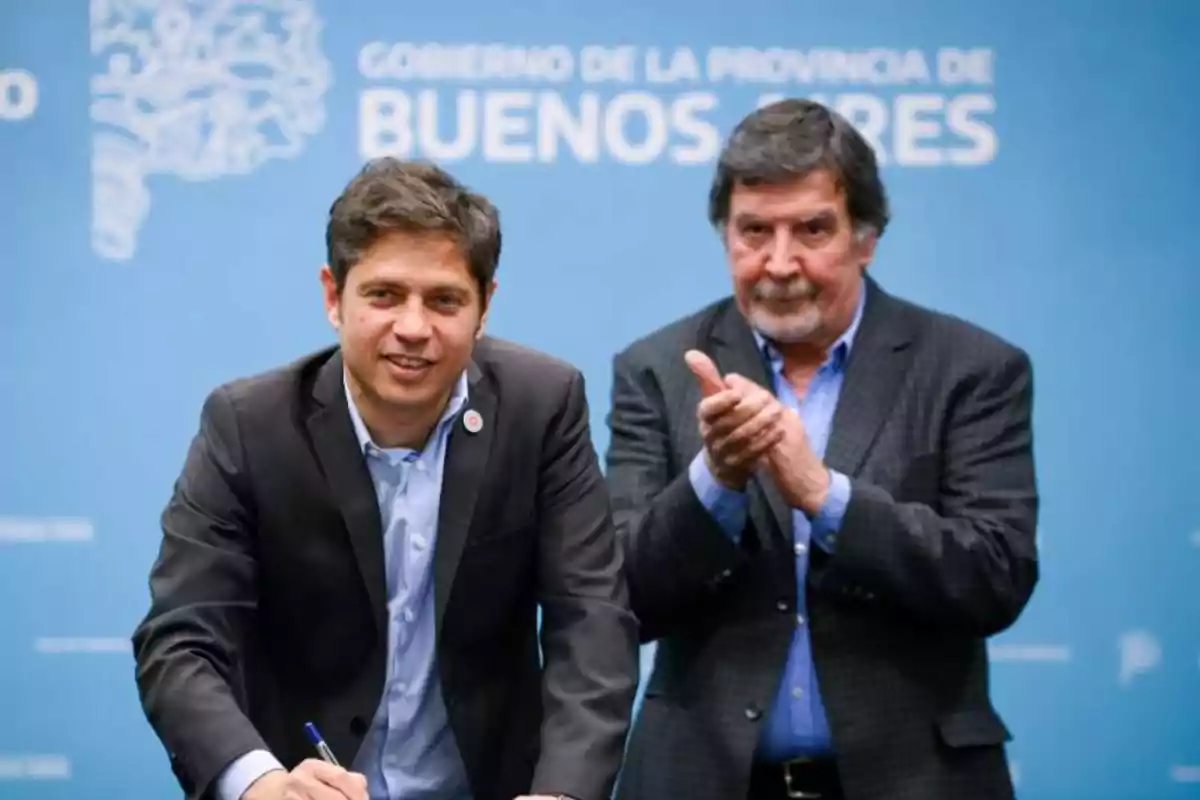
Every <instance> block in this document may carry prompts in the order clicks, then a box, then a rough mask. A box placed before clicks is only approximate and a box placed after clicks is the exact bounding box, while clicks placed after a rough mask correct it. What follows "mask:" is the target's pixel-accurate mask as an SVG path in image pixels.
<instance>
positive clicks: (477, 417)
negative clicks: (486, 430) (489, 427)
mask: <svg viewBox="0 0 1200 800" xmlns="http://www.w3.org/2000/svg"><path fill="white" fill-rule="evenodd" d="M463 427H464V428H466V429H467V433H479V432H480V431H481V430H483V415H482V414H480V413H479V412H478V411H476V410H475V409H473V408H469V409H467V413H465V414H463Z"/></svg>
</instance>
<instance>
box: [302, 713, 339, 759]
mask: <svg viewBox="0 0 1200 800" xmlns="http://www.w3.org/2000/svg"><path fill="white" fill-rule="evenodd" d="M304 732H305V733H307V734H308V740H309V741H310V742H312V743H313V747H315V748H317V752H318V753H320V754H321V758H323V759H325V761H326V762H328V763H330V764H333V765H334V766H335V767H340V766H341V764H339V763H338V760H337V759H336V758H334V757H333V751H332V750H330V749H329V745H327V744H325V740H324V739H323V738H321V732H320V731H318V730H317V726H316V725H313V724H312V723H311V722H306V723H304Z"/></svg>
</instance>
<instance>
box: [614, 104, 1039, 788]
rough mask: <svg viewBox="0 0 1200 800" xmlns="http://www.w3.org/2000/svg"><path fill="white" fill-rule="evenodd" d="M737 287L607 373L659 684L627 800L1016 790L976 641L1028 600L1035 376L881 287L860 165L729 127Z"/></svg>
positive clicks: (784, 136)
mask: <svg viewBox="0 0 1200 800" xmlns="http://www.w3.org/2000/svg"><path fill="white" fill-rule="evenodd" d="M710 201H711V202H710V217H711V220H712V222H713V224H714V225H715V226H716V228H717V230H718V231H720V233H721V234H722V238H723V239H724V242H725V246H726V249H727V252H728V256H729V260H730V263H731V265H732V272H733V283H734V293H733V296H732V297H731V298H728V299H724V300H721V301H719V302H716V303H714V304H712V305H710V306H709V307H707V308H705V309H703V310H701V311H700V312H699V313H696V314H694V315H692V316H689V317H687V318H685V319H682V320H679V321H677V322H674V323H672V324H670V325H668V326H666V327H665V328H662V329H661V330H658V331H656V332H654V333H652V334H650V335H648V336H647V337H645V338H643V339H641V340H639V341H638V342H636V343H634V344H633V345H631V346H630V347H629V348H627V349H626V350H625V351H624V352H622V353H620V354H619V355H618V356H617V357H616V359H615V360H614V379H613V390H612V412H611V417H610V425H611V428H612V441H611V449H610V451H609V453H608V480H609V486H610V491H611V493H612V495H613V507H614V515H615V518H616V520H617V528H618V535H619V536H620V537H621V540H622V542H623V546H624V549H625V555H626V569H627V572H628V575H629V585H630V595H631V598H632V601H633V607H634V611H635V613H636V614H637V615H638V616H639V618H640V621H641V624H642V635H643V638H644V640H646V641H655V642H657V648H656V660H655V666H654V672H653V675H652V676H651V678H650V680H649V682H648V684H647V687H646V691H645V696H644V702H643V705H642V709H641V712H640V715H639V718H638V720H637V722H636V723H635V725H634V731H633V734H632V737H631V741H630V744H629V747H628V751H627V756H626V764H625V767H624V770H623V773H622V777H621V780H620V789H619V797H620V798H622V800H658V798H662V797H686V798H688V800H730V799H731V798H743V797H749V798H755V799H756V800H765V799H767V798H784V797H797V798H798V797H804V798H822V800H830V798H843V797H844V798H848V800H906V799H911V800H965V799H966V798H970V800H989V799H991V798H995V799H996V800H999V799H1000V798H1011V797H1012V793H1013V792H1012V786H1011V781H1010V778H1009V775H1008V769H1007V762H1006V757H1005V742H1006V741H1007V740H1008V739H1009V732H1008V730H1007V729H1006V727H1005V725H1004V723H1003V722H1002V720H1001V719H1000V717H999V716H998V714H997V712H996V711H995V709H994V708H993V706H992V703H991V701H990V698H989V692H988V659H987V651H986V649H985V640H986V638H987V637H989V636H991V635H993V634H995V633H997V632H999V631H1002V630H1004V629H1005V628H1007V627H1008V626H1010V625H1011V624H1012V623H1013V622H1014V620H1016V619H1017V617H1018V616H1019V615H1020V613H1021V612H1022V609H1023V608H1024V607H1025V605H1026V603H1027V601H1028V600H1029V597H1030V595H1031V593H1032V591H1033V588H1034V585H1035V583H1036V581H1037V575H1038V567H1037V557H1036V551H1035V545H1034V528H1035V522H1036V515H1037V503H1038V500H1037V492H1036V488H1035V474H1034V463H1033V457H1032V431H1031V424H1030V405H1031V401H1032V377H1031V368H1030V364H1029V360H1028V358H1027V357H1026V355H1025V354H1024V353H1023V352H1022V351H1021V350H1019V349H1017V348H1016V347H1014V346H1012V345H1010V344H1007V343H1005V342H1004V341H1002V340H1001V339H999V338H998V337H996V336H995V335H992V334H990V333H987V332H985V331H983V330H981V329H979V328H978V327H975V326H973V325H971V324H968V323H966V322H964V321H961V320H958V319H955V318H952V317H950V316H947V315H943V314H940V313H935V312H933V311H930V310H926V309H923V308H920V307H918V306H916V305H913V304H911V303H908V302H905V301H903V300H900V299H898V298H895V297H892V296H890V295H889V294H887V293H886V292H885V291H884V290H883V289H882V288H881V287H880V286H879V285H878V284H877V283H876V282H875V281H873V280H871V279H870V278H868V277H866V274H865V270H866V268H867V265H868V264H869V262H870V261H871V258H872V256H873V253H874V248H875V243H876V241H877V239H878V237H879V236H880V235H881V234H882V233H883V230H884V228H885V226H886V224H887V221H888V211H887V202H886V196H885V192H884V189H883V186H882V184H881V181H880V178H879V175H878V172H877V166H876V162H875V158H874V154H873V152H872V150H871V148H870V146H869V145H868V144H867V143H866V142H865V141H864V140H863V139H862V137H861V136H860V135H859V134H858V133H857V132H856V131H855V130H854V128H853V127H852V126H851V125H850V124H849V123H848V122H847V121H846V120H845V119H843V118H841V117H839V116H837V115H836V114H834V113H832V112H831V111H829V110H828V109H826V108H824V107H822V106H820V105H818V104H816V103H812V102H807V101H797V100H789V101H781V102H779V103H777V104H773V105H769V106H766V107H764V108H762V109H760V110H758V111H756V112H755V113H753V114H751V115H750V116H749V117H747V118H746V119H745V120H744V121H743V122H742V123H741V124H740V125H739V126H738V128H737V129H736V130H735V131H734V133H733V135H732V136H731V138H730V140H729V142H728V143H727V145H726V147H725V149H724V152H723V153H722V156H721V159H720V163H719V166H718V168H717V173H716V178H715V181H714V185H713V188H712V192H711V195H710Z"/></svg>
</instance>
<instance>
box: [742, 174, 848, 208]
mask: <svg viewBox="0 0 1200 800" xmlns="http://www.w3.org/2000/svg"><path fill="white" fill-rule="evenodd" d="M730 206H731V210H732V211H733V213H734V215H737V214H738V213H739V212H741V213H755V214H767V213H772V212H774V213H802V214H806V215H812V214H820V213H822V212H831V211H832V212H835V213H836V212H838V211H842V210H844V209H845V207H846V195H845V192H844V191H843V190H842V187H841V186H840V185H839V184H838V182H837V181H836V180H835V179H834V178H833V177H832V176H831V175H829V173H828V172H826V171H824V170H819V171H817V172H813V173H810V174H809V175H807V176H805V177H803V178H798V179H795V180H791V181H785V182H772V183H749V184H747V183H738V184H735V185H734V187H733V192H732V195H731V197H730Z"/></svg>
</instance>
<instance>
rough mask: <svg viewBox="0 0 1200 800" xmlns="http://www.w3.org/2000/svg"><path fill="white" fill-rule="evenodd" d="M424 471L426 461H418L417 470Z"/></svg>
mask: <svg viewBox="0 0 1200 800" xmlns="http://www.w3.org/2000/svg"><path fill="white" fill-rule="evenodd" d="M424 471H425V462H424V461H418V462H417V472H424Z"/></svg>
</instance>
